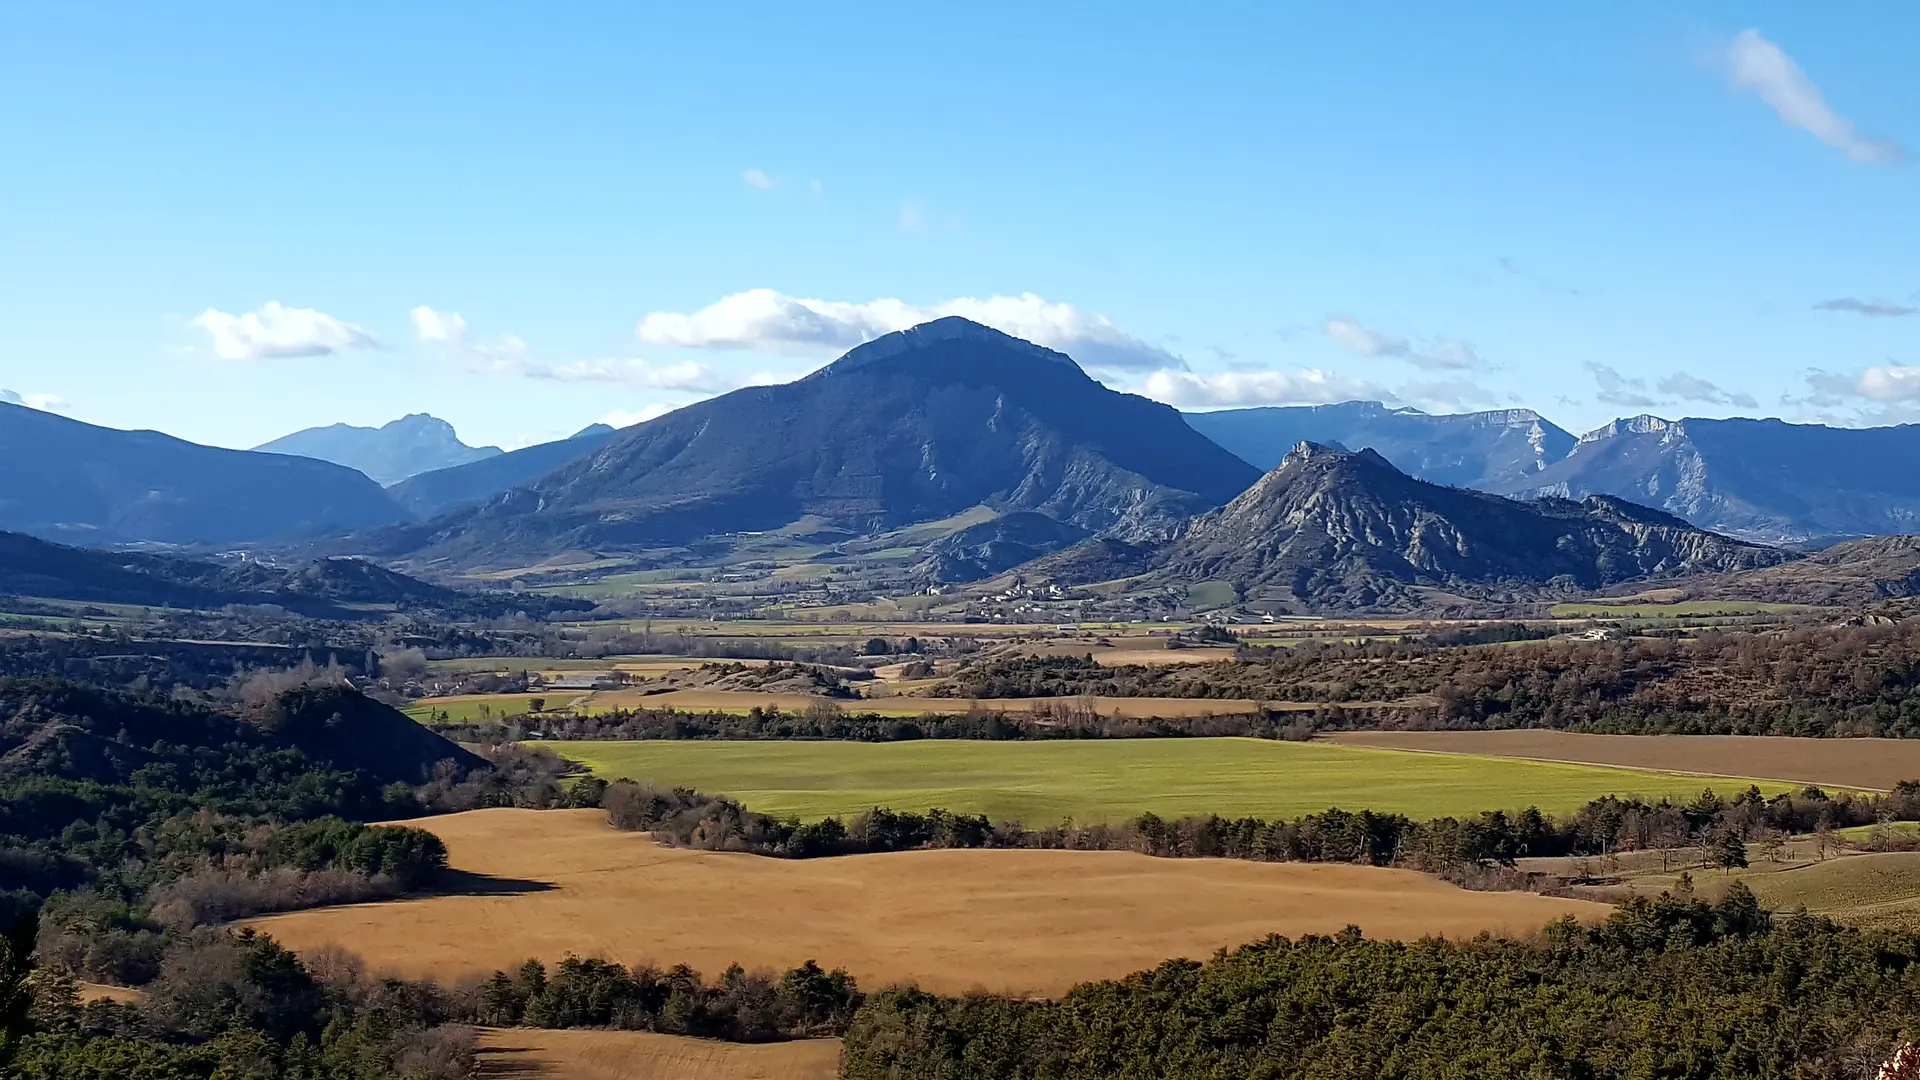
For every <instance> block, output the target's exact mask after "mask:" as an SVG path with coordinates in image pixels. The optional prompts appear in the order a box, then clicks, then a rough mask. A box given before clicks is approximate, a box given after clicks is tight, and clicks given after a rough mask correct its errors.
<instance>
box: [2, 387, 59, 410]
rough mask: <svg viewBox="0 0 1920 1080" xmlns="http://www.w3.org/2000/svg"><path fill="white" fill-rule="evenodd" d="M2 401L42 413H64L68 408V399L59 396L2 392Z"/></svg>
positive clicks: (12, 391)
mask: <svg viewBox="0 0 1920 1080" xmlns="http://www.w3.org/2000/svg"><path fill="white" fill-rule="evenodd" d="M0 401H4V402H6V403H7V404H9V405H25V406H26V407H27V408H29V409H38V410H40V411H41V412H62V411H64V410H65V409H66V407H67V399H65V398H63V397H61V396H59V395H58V394H23V393H20V392H19V391H17V390H0Z"/></svg>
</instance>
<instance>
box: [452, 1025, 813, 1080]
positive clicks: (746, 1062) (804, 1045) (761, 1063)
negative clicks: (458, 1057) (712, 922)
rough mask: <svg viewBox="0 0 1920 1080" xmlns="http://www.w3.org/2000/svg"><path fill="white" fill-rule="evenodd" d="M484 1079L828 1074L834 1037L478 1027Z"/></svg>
mask: <svg viewBox="0 0 1920 1080" xmlns="http://www.w3.org/2000/svg"><path fill="white" fill-rule="evenodd" d="M475 1075H476V1076H477V1077H481V1078H485V1080H834V1078H835V1077H838V1076H839V1075H840V1040H838V1039H808V1040H805V1041H802V1042H786V1043H768V1044H763V1045H757V1046H756V1045H743V1044H740V1043H723V1042H712V1041H709V1040H706V1039H688V1038H682V1037H679V1036H675V1035H655V1034H653V1033H652V1032H648V1031H595V1030H591V1029H578V1030H573V1031H550V1030H543V1029H539V1028H512V1029H507V1030H501V1029H498V1028H487V1029H484V1030H482V1031H481V1032H480V1055H479V1067H478V1068H477V1069H476V1070H475Z"/></svg>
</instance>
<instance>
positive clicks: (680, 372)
mask: <svg viewBox="0 0 1920 1080" xmlns="http://www.w3.org/2000/svg"><path fill="white" fill-rule="evenodd" d="M407 314H408V317H409V318H410V319H411V320H412V322H413V334H414V337H415V338H416V339H417V340H419V341H421V342H423V343H427V344H432V345H437V346H439V347H440V350H441V354H442V356H444V357H445V358H446V359H448V360H450V361H453V362H455V363H457V364H459V365H460V366H462V367H464V368H466V369H467V370H469V371H475V372H485V373H489V374H495V375H517V376H520V377H521V378H527V379H543V380H547V381H550V382H586V383H611V384H617V385H622V386H634V387H640V388H642V389H647V390H682V391H688V392H692V393H697V394H717V393H720V392H722V391H726V390H732V389H735V388H736V387H739V386H743V385H750V383H748V382H742V381H741V380H740V379H739V378H737V377H732V376H728V375H725V374H722V373H720V372H717V371H714V370H713V369H712V368H709V367H707V366H706V365H705V364H699V363H695V362H693V361H682V362H678V363H670V364H661V363H655V362H653V361H649V360H642V359H636V358H620V357H602V358H597V359H592V360H573V361H568V362H565V363H558V364H555V363H546V362H543V361H540V360H536V359H535V358H534V356H533V354H532V350H531V349H529V348H528V347H527V343H526V342H525V341H522V340H521V339H520V338H519V337H516V336H515V335H513V334H502V335H501V336H500V337H499V339H497V340H495V341H492V342H482V341H478V340H475V339H474V338H473V337H472V335H471V334H470V333H469V332H468V329H467V320H466V317H465V316H463V315H461V314H460V313H459V312H457V311H439V310H436V309H434V308H430V307H427V306H425V305H424V304H423V305H421V306H419V307H416V308H414V309H413V310H412V311H410V312H408V313H407ZM774 378H775V379H776V380H777V379H778V377H777V376H775V377H774Z"/></svg>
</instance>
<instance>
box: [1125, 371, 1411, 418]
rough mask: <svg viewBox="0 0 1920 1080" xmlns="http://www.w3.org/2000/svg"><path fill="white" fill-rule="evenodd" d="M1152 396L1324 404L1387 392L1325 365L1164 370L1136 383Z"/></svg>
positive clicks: (1184, 404)
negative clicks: (1329, 368)
mask: <svg viewBox="0 0 1920 1080" xmlns="http://www.w3.org/2000/svg"><path fill="white" fill-rule="evenodd" d="M1138 390H1139V392H1140V393H1142V394H1145V395H1146V396H1147V397H1150V398H1153V399H1155V400H1156V401H1164V402H1166V403H1167V404H1169V405H1178V406H1180V407H1181V408H1199V409H1222V408H1231V407H1235V406H1248V405H1325V404H1328V403H1330V402H1335V401H1353V400H1357V399H1379V398H1383V397H1391V396H1392V395H1390V394H1388V393H1387V391H1386V390H1385V388H1383V387H1381V386H1379V385H1377V384H1375V383H1370V382H1367V381H1366V380H1364V379H1354V378H1349V377H1348V376H1345V375H1342V374H1340V373H1339V372H1335V371H1327V370H1325V369H1323V368H1293V369H1291V370H1243V371H1220V372H1207V373H1202V372H1196V371H1179V370H1166V371H1156V372H1153V373H1152V374H1151V375H1148V376H1147V377H1146V379H1145V380H1144V381H1142V382H1141V383H1140V385H1139V387H1138Z"/></svg>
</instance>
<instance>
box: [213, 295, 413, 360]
mask: <svg viewBox="0 0 1920 1080" xmlns="http://www.w3.org/2000/svg"><path fill="white" fill-rule="evenodd" d="M188 325H190V326H196V327H199V328H200V329H202V330H205V331H206V332H207V333H208V334H209V335H210V336H211V337H212V338H213V353H214V355H215V356H218V357H220V358H221V359H222V360H260V359H265V358H268V357H291V356H325V355H326V354H328V353H336V352H342V351H345V350H347V349H371V348H375V347H377V346H378V345H379V344H380V342H379V341H378V340H376V339H375V338H374V336H373V334H371V333H369V332H368V331H367V330H365V329H363V328H361V327H358V326H355V325H354V324H352V323H350V322H345V321H342V320H340V319H336V318H334V317H333V316H331V315H328V314H327V313H326V312H324V311H315V310H314V309H312V308H295V307H287V306H285V305H283V304H281V303H280V302H279V301H278V300H269V301H267V303H266V304H265V305H263V306H262V307H261V308H260V310H258V311H249V312H244V313H242V314H238V315H234V314H229V313H227V312H224V311H217V310H215V309H213V308H208V309H207V310H205V311H203V312H201V313H200V314H199V315H196V316H194V317H193V318H192V319H191V320H189V322H188Z"/></svg>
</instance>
